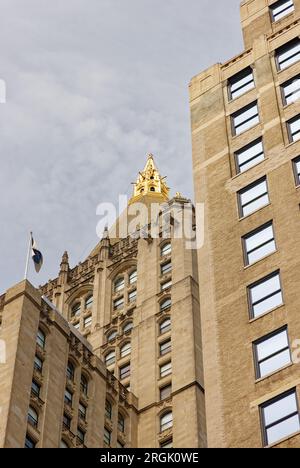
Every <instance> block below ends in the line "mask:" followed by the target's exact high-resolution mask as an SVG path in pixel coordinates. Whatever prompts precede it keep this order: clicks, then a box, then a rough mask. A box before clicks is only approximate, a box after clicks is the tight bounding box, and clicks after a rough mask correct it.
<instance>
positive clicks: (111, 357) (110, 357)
mask: <svg viewBox="0 0 300 468" xmlns="http://www.w3.org/2000/svg"><path fill="white" fill-rule="evenodd" d="M115 362H116V352H115V351H111V352H110V353H108V354H107V355H106V356H105V364H106V365H107V366H111V365H112V364H114V363H115Z"/></svg>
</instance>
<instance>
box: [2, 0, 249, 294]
mask: <svg viewBox="0 0 300 468" xmlns="http://www.w3.org/2000/svg"><path fill="white" fill-rule="evenodd" d="M239 3H240V2H239V0H225V1H224V0H214V1H212V0H51V1H49V0H0V8H1V15H0V44H1V54H0V57H1V58H0V78H1V79H4V80H5V82H6V85H7V103H6V104H0V157H1V168H0V187H1V198H0V210H1V230H0V292H1V291H5V290H6V289H7V288H8V287H10V286H12V285H13V284H14V283H16V282H18V281H20V280H22V279H23V275H24V268H25V257H26V249H27V243H28V232H29V231H30V230H33V232H34V235H35V237H36V239H37V241H38V244H39V247H40V248H41V250H42V251H43V254H44V257H45V264H44V268H43V270H42V272H41V273H40V274H39V275H36V274H35V273H34V272H33V271H32V270H33V268H31V273H30V276H29V278H30V280H31V281H32V282H33V284H34V285H36V286H38V285H39V284H43V283H44V282H46V281H47V280H48V279H49V278H54V277H56V276H57V273H58V269H59V263H60V260H61V256H62V254H63V252H64V250H68V251H69V255H70V263H71V266H75V264H76V263H77V262H79V261H80V260H84V259H85V258H86V256H87V255H88V254H89V252H90V251H91V250H92V248H93V247H94V245H95V244H96V243H97V242H98V239H97V237H96V224H97V221H98V219H97V217H96V207H97V205H98V203H100V202H116V201H117V198H118V194H119V193H127V194H128V195H130V194H131V185H130V183H131V182H133V181H135V179H136V176H137V172H138V171H139V170H141V169H142V168H143V166H144V164H145V160H146V155H147V153H149V152H152V153H154V155H155V156H156V160H157V163H158V166H159V169H160V170H161V172H162V174H163V175H167V176H168V184H169V186H170V187H171V189H172V193H173V194H174V193H175V192H176V191H181V192H182V193H183V194H184V195H186V196H188V197H192V196H193V187H192V163H191V144H190V140H191V137H190V122H189V98H188V84H189V81H190V79H191V77H192V76H194V75H196V74H197V73H199V72H200V71H202V70H203V69H205V68H207V67H209V66H210V65H212V64H214V63H216V62H222V61H225V60H228V59H230V58H231V57H232V56H234V55H236V54H238V53H239V52H240V51H242V49H243V45H242V37H241V30H240V22H239Z"/></svg>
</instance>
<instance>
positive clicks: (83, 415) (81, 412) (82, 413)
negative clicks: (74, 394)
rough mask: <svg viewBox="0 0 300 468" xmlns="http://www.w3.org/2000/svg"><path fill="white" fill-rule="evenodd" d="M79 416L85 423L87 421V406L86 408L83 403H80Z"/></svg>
mask: <svg viewBox="0 0 300 468" xmlns="http://www.w3.org/2000/svg"><path fill="white" fill-rule="evenodd" d="M78 414H79V417H80V419H82V420H83V421H85V420H86V406H84V405H83V404H82V403H79V406H78Z"/></svg>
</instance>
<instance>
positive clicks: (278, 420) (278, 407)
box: [260, 389, 300, 446]
mask: <svg viewBox="0 0 300 468" xmlns="http://www.w3.org/2000/svg"><path fill="white" fill-rule="evenodd" d="M260 410H261V420H262V428H263V436H264V445H265V446H267V445H271V444H274V443H275V442H278V441H280V440H281V439H284V438H286V437H288V436H290V435H292V434H295V433H296V432H299V431H300V418H299V408H298V399H297V393H296V389H293V390H290V391H289V392H287V393H284V394H282V395H280V396H278V397H276V398H273V399H272V400H270V401H268V402H266V403H264V404H263V405H261V407H260Z"/></svg>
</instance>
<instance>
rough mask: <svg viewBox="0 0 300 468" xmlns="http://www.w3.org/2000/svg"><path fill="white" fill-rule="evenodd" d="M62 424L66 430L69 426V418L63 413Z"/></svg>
mask: <svg viewBox="0 0 300 468" xmlns="http://www.w3.org/2000/svg"><path fill="white" fill-rule="evenodd" d="M63 426H64V427H65V428H66V429H68V430H69V429H70V427H71V418H70V417H69V416H67V415H66V414H64V416H63Z"/></svg>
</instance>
